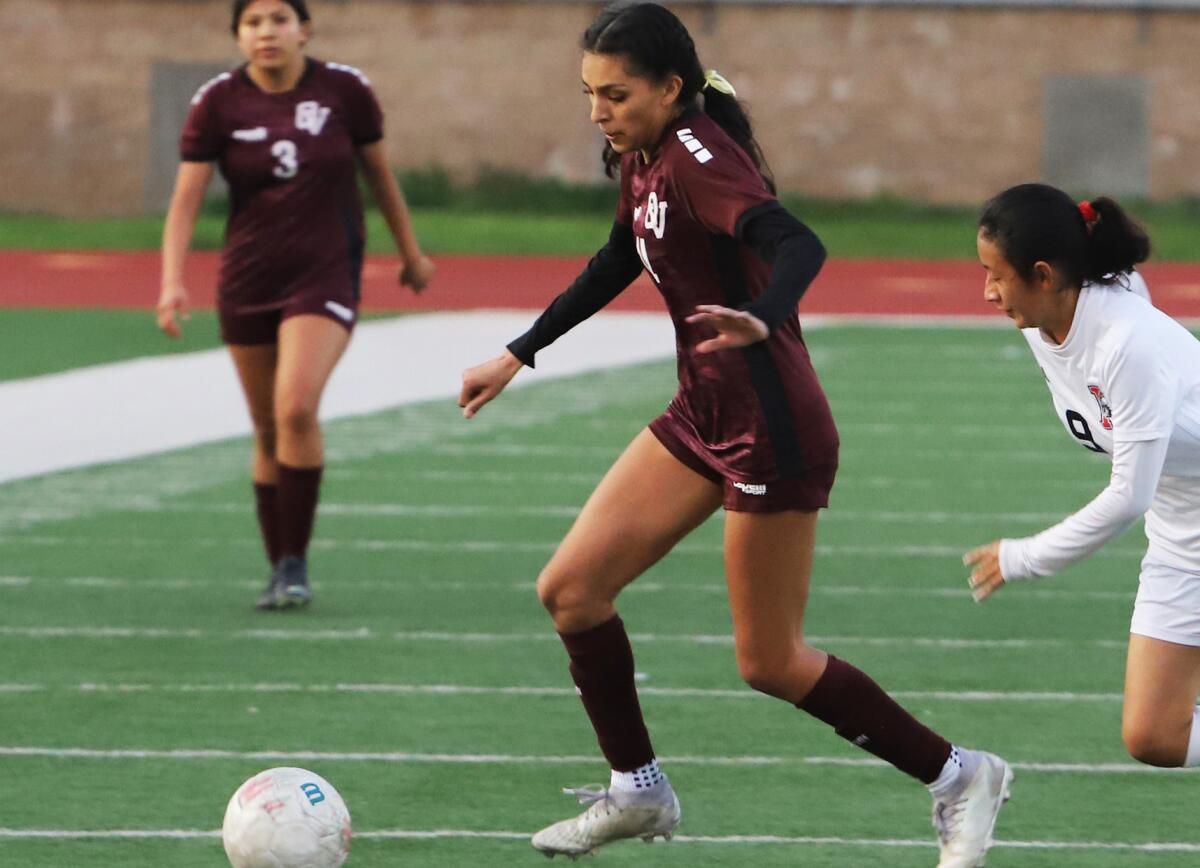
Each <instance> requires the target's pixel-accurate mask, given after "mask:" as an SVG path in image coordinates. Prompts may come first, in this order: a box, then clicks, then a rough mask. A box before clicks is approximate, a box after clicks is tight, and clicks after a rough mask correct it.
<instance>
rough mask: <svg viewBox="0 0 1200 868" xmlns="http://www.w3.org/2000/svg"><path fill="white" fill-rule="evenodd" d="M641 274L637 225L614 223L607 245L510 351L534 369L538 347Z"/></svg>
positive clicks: (577, 323) (578, 322)
mask: <svg viewBox="0 0 1200 868" xmlns="http://www.w3.org/2000/svg"><path fill="white" fill-rule="evenodd" d="M641 273H642V260H641V258H640V257H639V256H638V255H637V250H636V248H635V247H634V239H633V227H632V226H630V225H628V224H626V223H613V227H612V231H611V232H610V233H609V236H608V241H607V242H606V243H605V245H604V246H603V247H601V248H600V250H599V251H597V253H596V255H595V256H593V257H592V259H591V261H590V262H589V263H588V264H587V267H586V268H584V269H583V272H582V273H581V274H580V275H579V277H577V278H575V280H574V282H573V283H572V284H571V285H570V286H569V287H567V288H566V289H565V290H563V292H561V293H560V294H559V296H558V298H556V299H554V301H552V302H551V303H550V306H549V307H548V308H546V309H545V310H544V311H543V312H542V315H541V316H539V317H538V318H537V320H536V321H534V323H533V325H532V326H531V327H530V329H529V331H527V332H525V334H523V335H521V336H520V337H519V338H517V339H516V340H515V341H513V342H512V343H510V344H509V345H508V349H509V352H511V353H512V354H513V355H514V356H516V357H517V358H518V359H520V360H521V362H522V363H523V364H525V365H528V366H529V367H531V368H532V367H533V366H534V356H535V354H536V353H537V351H538V350H540V349H543V348H544V347H548V346H550V344H552V343H554V342H555V341H556V340H558V339H559V338H560V337H562V336H563V335H564V334H566V333H567V332H568V331H570V330H571V329H573V328H574V327H575V326H577V325H579V324H580V323H581V322H583V321H584V320H585V319H587V318H588V317H590V316H591V315H592V314H594V313H596V312H597V311H599V310H600V309H601V308H603V307H604V306H605V305H606V304H608V303H609V302H610V301H612V300H613V299H614V298H616V297H617V296H618V295H620V294H621V293H622V292H623V291H624V290H625V287H627V286H629V284H631V283H633V282H634V280H636V279H637V276H638V275H639V274H641Z"/></svg>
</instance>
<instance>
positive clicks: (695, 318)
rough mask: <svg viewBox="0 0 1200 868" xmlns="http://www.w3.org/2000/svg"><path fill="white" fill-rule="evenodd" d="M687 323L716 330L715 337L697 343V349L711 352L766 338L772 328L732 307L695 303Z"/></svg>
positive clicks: (741, 345) (753, 316)
mask: <svg viewBox="0 0 1200 868" xmlns="http://www.w3.org/2000/svg"><path fill="white" fill-rule="evenodd" d="M687 322H690V323H703V324H704V325H708V326H712V327H713V328H714V329H716V331H717V336H716V337H715V338H709V339H708V340H706V341H701V342H700V343H698V344H696V352H699V353H712V352H716V351H717V350H730V349H733V348H734V347H744V346H748V345H749V344H754V343H758V342H759V341H763V340H766V339H767V336H768V335H769V334H770V333H771V330H770V329H768V328H767V324H766V323H765V322H763V321H762V320H760V319H759V318H758V317H756V316H755V315H754V314H752V313H747V312H746V311H744V310H734V309H733V308H731V307H722V306H721V305H719V304H698V305H696V312H695V313H694V314H692V315H691V316H689V317H688V318H687Z"/></svg>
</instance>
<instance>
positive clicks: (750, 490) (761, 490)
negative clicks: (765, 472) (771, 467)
mask: <svg viewBox="0 0 1200 868" xmlns="http://www.w3.org/2000/svg"><path fill="white" fill-rule="evenodd" d="M733 487H734V488H736V489H737V490H738V491H740V492H741V493H742V494H753V495H756V496H760V497H761V496H762V495H764V494H766V493H767V486H766V485H763V484H761V483H755V482H735V483H734V484H733Z"/></svg>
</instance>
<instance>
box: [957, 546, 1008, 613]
mask: <svg viewBox="0 0 1200 868" xmlns="http://www.w3.org/2000/svg"><path fill="white" fill-rule="evenodd" d="M963 564H964V565H965V566H968V567H973V569H972V570H971V577H970V578H969V579H968V580H967V584H968V585H970V586H971V596H972V597H974V598H975V602H976V603H979V602H982V601H983V600H986V599H987V598H988V597H990V596H991V595H992V594H994V593H996V591H998V590H999V589H1000V588H1001V587H1003V586H1004V576H1002V575H1001V574H1000V540H996V541H995V542H990V543H988V544H987V545H985V546H979V547H978V548H973V549H971V550H970V551H969V552H967V553H966V554H965V555H963Z"/></svg>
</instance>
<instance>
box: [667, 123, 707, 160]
mask: <svg viewBox="0 0 1200 868" xmlns="http://www.w3.org/2000/svg"><path fill="white" fill-rule="evenodd" d="M675 135H676V136H678V137H679V141H681V142H683V146H684V147H685V148H687V149H688V150H689V151H691V154H692V156H693V157H695V158H696V160H697V161H698V162H701V163H707V162H708V161H709V160H711V159H712V158H713V155H712V151H710V150H709V149H708V148H706V147H704V145H702V144H701V143H700V140H699V139H698V138H696V137H695V136H693V135H692V131H691V130H690V129H685V130H679V131H678V132H676V133H675Z"/></svg>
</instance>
